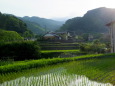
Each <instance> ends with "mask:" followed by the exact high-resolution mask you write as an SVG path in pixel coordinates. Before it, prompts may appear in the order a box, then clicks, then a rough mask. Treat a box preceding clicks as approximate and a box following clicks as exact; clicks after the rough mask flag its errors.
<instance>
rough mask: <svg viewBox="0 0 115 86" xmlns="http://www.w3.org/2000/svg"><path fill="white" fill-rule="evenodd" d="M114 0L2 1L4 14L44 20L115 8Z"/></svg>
mask: <svg viewBox="0 0 115 86" xmlns="http://www.w3.org/2000/svg"><path fill="white" fill-rule="evenodd" d="M114 2H115V1H114V0H0V11H1V12H2V13H9V14H14V15H16V16H39V17H44V18H55V17H56V18H57V17H70V18H71V17H77V16H83V15H84V14H85V13H86V12H87V11H88V10H91V9H94V8H98V7H107V8H115V3H114Z"/></svg>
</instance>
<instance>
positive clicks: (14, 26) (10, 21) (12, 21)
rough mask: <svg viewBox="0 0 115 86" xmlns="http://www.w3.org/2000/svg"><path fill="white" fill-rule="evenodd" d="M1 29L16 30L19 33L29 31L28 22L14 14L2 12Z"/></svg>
mask: <svg viewBox="0 0 115 86" xmlns="http://www.w3.org/2000/svg"><path fill="white" fill-rule="evenodd" d="M0 29H4V30H9V31H16V32H17V33H19V34H23V33H24V32H25V31H28V29H27V26H26V23H24V22H23V21H22V20H20V19H18V18H16V17H15V16H13V15H9V14H2V13H0Z"/></svg>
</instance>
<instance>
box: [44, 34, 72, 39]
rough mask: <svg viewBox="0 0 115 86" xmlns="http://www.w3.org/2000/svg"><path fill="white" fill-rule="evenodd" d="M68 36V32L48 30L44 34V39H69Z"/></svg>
mask: <svg viewBox="0 0 115 86" xmlns="http://www.w3.org/2000/svg"><path fill="white" fill-rule="evenodd" d="M70 38H71V35H70V33H69V32H49V33H46V34H45V35H44V39H49V40H69V39H70Z"/></svg>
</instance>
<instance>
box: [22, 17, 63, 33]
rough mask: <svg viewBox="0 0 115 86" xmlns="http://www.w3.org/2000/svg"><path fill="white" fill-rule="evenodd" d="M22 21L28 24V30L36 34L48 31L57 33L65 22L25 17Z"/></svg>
mask: <svg viewBox="0 0 115 86" xmlns="http://www.w3.org/2000/svg"><path fill="white" fill-rule="evenodd" d="M20 19H21V20H23V21H24V22H25V23H26V24H27V26H28V28H29V29H30V30H31V31H32V32H34V33H36V34H40V33H44V32H47V31H55V30H57V29H59V28H60V27H61V26H62V24H63V22H59V21H55V20H51V19H45V18H39V17H28V16H25V17H22V18H20Z"/></svg>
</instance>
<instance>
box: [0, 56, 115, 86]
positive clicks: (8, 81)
mask: <svg viewBox="0 0 115 86" xmlns="http://www.w3.org/2000/svg"><path fill="white" fill-rule="evenodd" d="M89 57H90V58H91V59H89V58H88V56H81V57H75V58H71V59H72V60H71V61H69V60H70V58H68V61H67V58H63V62H60V61H61V60H58V62H57V63H56V64H54V63H53V64H48V62H46V63H47V65H44V66H42V67H36V66H35V67H34V68H30V67H29V68H27V69H21V70H19V71H16V72H14V71H12V70H13V68H12V69H10V68H9V69H7V68H5V69H6V70H8V71H10V72H6V73H3V72H1V73H0V86H115V55H105V56H104V55H99V58H92V57H93V55H92V56H91V55H90V56H89ZM97 57H98V55H97ZM100 57H101V58H100ZM77 58H78V59H77ZM81 58H82V59H81ZM83 58H85V59H83ZM86 58H88V59H86ZM60 59H62V58H60ZM64 59H66V61H64ZM44 61H45V60H44ZM53 61H54V60H53ZM28 62H29V61H27V62H23V61H22V62H17V63H18V64H19V63H20V64H21V66H22V65H23V66H26V65H24V64H25V63H27V64H29V63H28ZM36 62H37V61H36ZM55 62H56V60H55ZM32 63H33V62H32ZM32 63H31V64H32ZM46 63H45V64H46ZM50 63H51V60H50ZM14 64H16V62H14V63H13V62H11V63H9V62H8V64H2V65H1V66H0V68H4V67H5V66H6V65H7V66H9V67H10V65H14ZM35 65H36V64H35ZM21 66H12V67H15V68H18V67H21ZM23 68H24V67H23ZM5 69H4V71H5Z"/></svg>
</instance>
